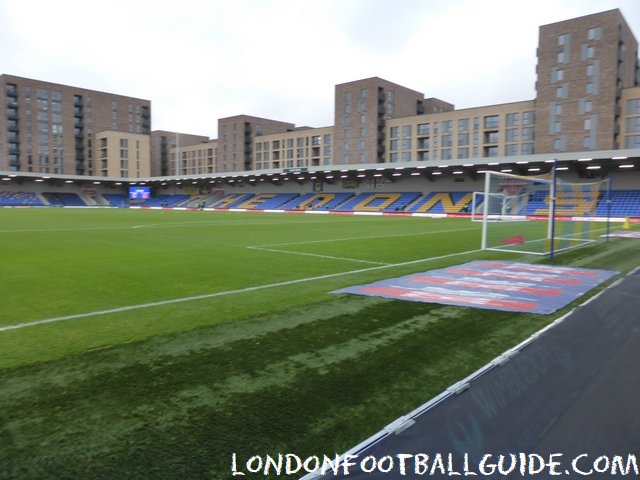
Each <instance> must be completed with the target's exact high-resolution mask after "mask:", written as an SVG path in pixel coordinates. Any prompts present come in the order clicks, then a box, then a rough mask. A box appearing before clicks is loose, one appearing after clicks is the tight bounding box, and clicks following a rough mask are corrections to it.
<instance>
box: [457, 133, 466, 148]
mask: <svg viewBox="0 0 640 480" xmlns="http://www.w3.org/2000/svg"><path fill="white" fill-rule="evenodd" d="M458 145H469V134H468V133H459V134H458Z"/></svg>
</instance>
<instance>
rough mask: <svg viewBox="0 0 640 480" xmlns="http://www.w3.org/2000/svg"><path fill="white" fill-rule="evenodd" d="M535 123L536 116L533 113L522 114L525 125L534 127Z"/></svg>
mask: <svg viewBox="0 0 640 480" xmlns="http://www.w3.org/2000/svg"><path fill="white" fill-rule="evenodd" d="M534 121H535V115H534V113H533V111H530V112H522V124H523V125H533V123H534Z"/></svg>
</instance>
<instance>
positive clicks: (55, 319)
mask: <svg viewBox="0 0 640 480" xmlns="http://www.w3.org/2000/svg"><path fill="white" fill-rule="evenodd" d="M480 251H481V249H475V250H468V251H466V252H457V253H449V254H447V255H440V256H438V257H430V258H421V259H418V260H411V261H408V262H401V263H392V264H386V265H378V266H375V267H368V268H361V269H358V270H349V271H346V272H339V273H329V274H326V275H318V276H315V277H306V278H298V279H296V280H287V281H285V282H277V283H269V284H265V285H256V286H254V287H247V288H241V289H236V290H227V291H224V292H216V293H207V294H203V295H194V296H191V297H183V298H174V299H171V300H163V301H160V302H150V303H142V304H139V305H128V306H125V307H118V308H111V309H108V310H98V311H95V312H86V313H77V314H73V315H65V316H61V317H53V318H45V319H42V320H35V321H32V322H24V323H17V324H14V325H6V326H3V327H0V333H2V332H7V331H9V330H19V329H22V328H27V327H35V326H38V325H45V324H48V323H57V322H63V321H67V320H76V319H80V318H87V317H96V316H99V315H108V314H111V313H122V312H128V311H131V310H142V309H144V308H153V307H160V306H164V305H173V304H176V303H185V302H192V301H195V300H205V299H208V298H215V297H221V296H224V295H234V294H238V293H247V292H253V291H256V290H264V289H267V288H275V287H283V286H285V285H295V284H297V283H305V282H313V281H316V280H325V279H327V278H334V277H340V276H344V275H352V274H355V273H362V272H369V271H372V270H381V269H384V268H392V267H401V266H404V265H411V264H415V263H423V262H431V261H434V260H441V259H444V258H449V257H454V256H458V255H468V254H471V253H478V252H480Z"/></svg>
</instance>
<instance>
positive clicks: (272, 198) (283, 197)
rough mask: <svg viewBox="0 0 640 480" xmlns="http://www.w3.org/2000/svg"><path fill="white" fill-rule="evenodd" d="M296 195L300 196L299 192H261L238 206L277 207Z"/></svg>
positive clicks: (250, 207) (262, 208)
mask: <svg viewBox="0 0 640 480" xmlns="http://www.w3.org/2000/svg"><path fill="white" fill-rule="evenodd" d="M296 197H298V194H297V193H261V194H257V195H254V196H253V197H251V198H250V199H248V200H246V201H244V202H240V203H238V204H237V206H236V208H246V209H248V210H271V209H277V208H280V207H282V205H284V204H285V203H287V202H289V201H291V200H292V199H294V198H296Z"/></svg>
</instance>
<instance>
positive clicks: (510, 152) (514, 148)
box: [504, 143, 518, 157]
mask: <svg viewBox="0 0 640 480" xmlns="http://www.w3.org/2000/svg"><path fill="white" fill-rule="evenodd" d="M504 154H505V155H506V156H507V157H514V156H516V155H518V145H517V144H516V143H513V144H511V145H505V146H504Z"/></svg>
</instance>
